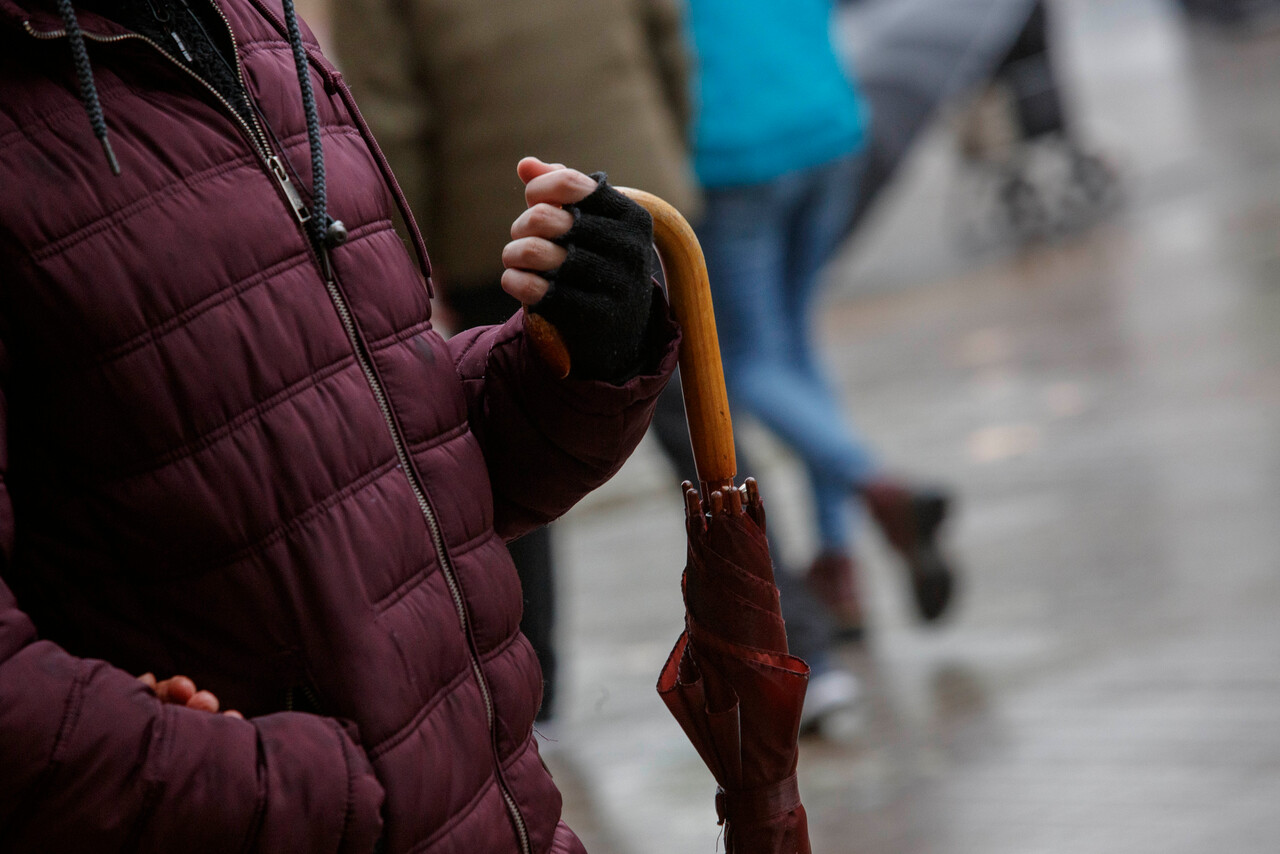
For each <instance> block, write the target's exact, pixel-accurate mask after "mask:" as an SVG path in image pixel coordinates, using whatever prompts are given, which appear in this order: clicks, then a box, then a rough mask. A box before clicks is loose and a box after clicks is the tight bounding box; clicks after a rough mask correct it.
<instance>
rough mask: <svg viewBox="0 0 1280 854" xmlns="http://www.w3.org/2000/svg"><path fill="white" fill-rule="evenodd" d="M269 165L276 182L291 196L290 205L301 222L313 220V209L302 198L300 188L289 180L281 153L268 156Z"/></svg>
mask: <svg viewBox="0 0 1280 854" xmlns="http://www.w3.org/2000/svg"><path fill="white" fill-rule="evenodd" d="M267 165H268V166H270V167H271V174H272V175H274V176H275V178H276V183H278V184H279V185H280V187H281V188H282V189H283V190H284V194H285V195H286V196H287V197H288V198H289V205H290V207H292V208H293V215H294V217H296V218H297V220H298V222H299V223H306V222H309V221H310V220H311V211H310V210H308V209H307V203H306V202H304V201H303V200H302V194H301V193H299V192H298V188H297V187H295V186H293V182H292V181H290V180H289V173H288V171H286V170H285V168H284V161H283V160H281V159H280V155H278V154H273V155H271V156H270V157H268V158H267Z"/></svg>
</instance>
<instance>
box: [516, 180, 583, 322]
mask: <svg viewBox="0 0 1280 854" xmlns="http://www.w3.org/2000/svg"><path fill="white" fill-rule="evenodd" d="M516 174H517V175H519V176H520V180H521V181H523V182H524V185H525V187H524V201H525V204H526V205H528V209H527V210H526V211H525V212H524V213H522V214H520V216H519V217H518V218H517V219H516V221H515V222H514V223H512V224H511V242H510V243H508V244H507V245H506V247H504V248H503V250H502V265H503V266H504V267H506V270H505V271H504V272H503V274H502V288H503V290H505V291H506V292H507V293H509V294H511V296H513V297H515V298H516V299H518V300H520V302H522V303H524V304H525V305H533V304H535V303H537V302H538V301H539V300H541V299H542V298H543V297H544V296H546V295H547V290H548V288H550V286H551V285H550V282H548V281H547V279H545V278H544V277H543V276H541V275H539V273H549V272H551V271H552V270H555V269H556V268H558V267H559V266H560V265H561V264H563V263H564V261H565V258H566V257H568V254H569V253H568V250H567V249H566V248H565V247H563V246H561V245H559V244H558V243H556V242H555V241H556V240H558V239H559V238H562V237H564V236H565V235H566V234H568V233H569V229H571V228H573V219H574V218H573V214H572V213H570V212H569V211H567V210H565V209H564V207H563V206H564V205H571V204H574V203H575V202H580V201H582V200H583V199H585V198H586V197H587V196H589V195H591V194H592V193H593V192H595V190H596V187H597V182H596V180H595V179H594V178H592V177H591V176H589V175H584V174H583V173H581V172H579V171H578V170H577V169H569V168H568V167H566V166H564V165H563V164H560V163H543V162H542V161H541V160H539V159H538V158H536V157H526V158H524V159H523V160H521V161H520V162H519V163H518V164H517V165H516Z"/></svg>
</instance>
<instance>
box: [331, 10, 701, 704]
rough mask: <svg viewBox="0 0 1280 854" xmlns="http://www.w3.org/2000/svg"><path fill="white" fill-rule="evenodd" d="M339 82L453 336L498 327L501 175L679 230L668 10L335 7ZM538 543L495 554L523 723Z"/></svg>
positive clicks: (504, 197) (686, 185) (680, 41)
mask: <svg viewBox="0 0 1280 854" xmlns="http://www.w3.org/2000/svg"><path fill="white" fill-rule="evenodd" d="M333 14H334V38H335V41H336V44H335V49H336V50H337V51H338V53H339V56H340V60H341V62H342V64H343V66H344V70H345V73H346V75H347V77H348V79H349V80H350V81H351V84H352V87H353V88H354V89H355V91H356V92H357V93H358V94H359V97H360V99H361V106H362V109H363V110H364V113H365V116H366V117H367V119H368V121H369V123H370V125H371V126H372V128H373V130H374V132H375V134H376V135H377V137H378V139H379V141H380V143H381V144H382V146H383V150H384V151H385V152H386V154H387V157H388V159H389V160H390V162H391V166H392V168H393V169H394V171H395V173H396V174H397V176H399V179H400V182H401V185H402V186H403V187H404V189H405V192H406V195H407V196H408V199H409V204H410V207H411V209H412V210H413V212H414V216H415V217H416V218H417V219H418V222H419V224H420V225H421V226H422V228H423V231H424V233H425V235H426V241H427V247H428V249H429V251H430V252H431V257H432V261H433V274H434V275H435V277H436V281H437V283H438V285H439V287H440V292H441V296H442V297H443V299H444V303H445V305H446V307H447V308H448V311H449V313H450V315H451V318H452V321H453V323H454V325H455V326H456V327H457V328H459V329H466V328H469V327H472V326H478V325H487V324H491V323H500V322H502V321H504V320H506V319H507V318H508V317H510V316H511V314H512V312H514V311H515V310H517V309H518V308H519V303H518V302H516V301H515V300H514V299H512V298H511V297H510V296H509V295H507V293H505V292H504V291H503V289H502V287H501V284H500V279H501V277H502V273H503V267H502V248H503V244H504V243H505V242H506V241H507V239H508V234H507V231H508V230H509V227H510V224H511V221H512V220H513V219H514V218H515V217H516V215H518V214H519V213H520V209H519V207H520V206H519V194H518V193H514V192H513V183H514V174H513V172H512V170H511V164H512V163H514V162H515V161H516V160H517V159H519V158H520V157H521V156H522V155H524V154H526V153H528V152H530V151H537V152H540V153H545V154H544V155H543V156H546V157H549V158H551V159H555V160H559V161H561V162H564V163H573V164H575V165H579V164H583V165H586V166H587V167H588V168H592V169H607V170H608V172H609V178H610V181H611V182H612V183H614V184H619V185H630V186H634V187H643V188H644V189H646V190H648V191H650V192H652V193H655V194H657V195H659V196H661V197H662V198H664V199H666V200H667V201H668V202H670V203H671V204H673V205H674V206H675V207H676V208H678V209H679V210H681V211H682V212H684V213H685V215H686V216H690V217H692V216H696V214H697V212H698V208H699V204H700V201H699V196H698V193H697V189H696V184H695V181H694V178H693V174H692V170H691V169H690V167H689V162H688V154H687V145H686V141H685V139H686V129H687V123H688V117H689V93H688V89H687V61H688V60H687V51H686V48H685V43H684V33H683V32H682V29H681V19H680V14H679V9H678V6H677V0H640V2H634V0H544V2H540V3H536V4H532V3H527V2H518V0H491V2H485V3H476V2H471V0H411V2H408V3H399V2H391V0H344V2H341V3H336V4H334V8H333ZM551 539H552V538H551V532H550V531H549V529H547V528H540V529H538V530H536V531H533V532H531V533H529V534H526V535H525V536H524V537H522V538H521V539H519V540H517V541H515V542H513V543H511V544H510V549H511V554H512V557H513V558H514V560H515V563H516V567H517V570H518V571H519V573H520V579H521V583H522V585H523V588H524V597H525V610H524V616H523V618H522V620H521V628H522V630H523V631H524V633H525V634H526V635H527V636H528V638H529V640H530V642H531V643H533V645H534V649H535V650H536V651H537V654H538V660H539V661H540V662H541V664H542V671H543V679H544V683H545V691H544V698H543V706H542V708H541V709H540V711H539V719H540V720H546V719H547V718H548V717H550V716H551V714H552V710H553V706H554V702H555V687H556V655H555V642H554V636H553V635H554V626H555V603H556V596H555V587H554V584H555V582H554V575H555V573H554V569H553V563H554V559H553V554H552V542H551Z"/></svg>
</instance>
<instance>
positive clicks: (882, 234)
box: [545, 0, 1280, 854]
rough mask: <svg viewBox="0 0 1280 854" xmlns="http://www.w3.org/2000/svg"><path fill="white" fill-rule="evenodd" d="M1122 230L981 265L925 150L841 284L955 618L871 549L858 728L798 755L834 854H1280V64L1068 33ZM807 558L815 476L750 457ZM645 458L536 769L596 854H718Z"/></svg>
mask: <svg viewBox="0 0 1280 854" xmlns="http://www.w3.org/2000/svg"><path fill="white" fill-rule="evenodd" d="M1054 10H1055V11H1056V12H1057V13H1058V18H1057V23H1058V24H1060V25H1061V32H1060V38H1061V44H1062V47H1063V61H1064V66H1065V67H1064V71H1065V77H1066V82H1067V85H1068V87H1069V90H1070V93H1071V97H1072V103H1073V104H1074V107H1075V110H1076V115H1077V117H1078V119H1079V121H1080V122H1081V127H1082V130H1083V135H1084V136H1085V137H1086V138H1087V139H1088V140H1089V141H1090V143H1092V144H1094V145H1096V146H1098V147H1100V148H1102V149H1103V150H1105V151H1106V152H1107V153H1108V155H1109V156H1110V157H1111V158H1112V159H1113V160H1114V162H1115V163H1116V164H1117V166H1118V168H1119V169H1120V170H1121V172H1122V175H1123V180H1124V190H1125V203H1124V205H1123V207H1122V208H1121V209H1120V210H1118V211H1116V212H1115V213H1114V214H1113V215H1112V216H1111V217H1110V218H1108V219H1107V220H1106V221H1104V222H1102V223H1100V224H1098V225H1096V226H1095V227H1093V228H1091V229H1089V230H1087V231H1084V232H1082V233H1078V234H1075V235H1071V236H1066V237H1062V238H1059V239H1056V240H1053V241H1051V242H1048V243H1045V244H1041V245H1037V246H1033V247H1029V248H1026V249H1023V250H1017V251H1015V250H1013V249H1011V248H1009V247H1008V246H1004V247H996V248H988V249H987V250H985V251H984V252H982V253H979V254H977V255H975V254H973V253H966V252H964V251H961V250H960V249H958V248H957V246H956V242H955V240H954V235H955V231H956V229H955V222H954V211H955V208H954V207H953V206H950V205H949V204H948V201H947V199H948V192H949V191H950V188H952V187H953V186H954V179H955V173H956V169H957V166H956V158H955V153H954V142H953V137H952V136H951V135H950V134H949V133H947V132H946V131H945V130H940V131H938V132H937V133H934V134H932V135H931V136H930V137H929V138H927V139H925V140H924V141H923V142H922V145H921V147H920V151H919V153H918V155H917V156H916V157H914V158H913V160H912V162H911V163H910V164H909V166H908V168H907V172H906V174H904V176H903V180H902V182H901V183H900V185H899V186H898V187H897V188H896V189H895V190H894V191H893V193H892V194H891V196H890V197H889V198H888V199H886V200H885V204H884V205H882V207H881V210H879V211H877V213H876V216H875V218H874V220H873V221H872V222H870V223H868V224H867V228H866V229H865V231H864V233H863V234H861V235H860V236H859V238H858V239H857V240H855V241H854V243H853V245H852V246H851V247H850V248H849V251H848V252H846V253H845V254H843V255H842V256H841V258H840V259H839V262H838V263H837V264H836V265H835V268H834V269H833V271H832V276H831V282H830V302H829V304H828V306H827V309H826V311H825V313H824V320H823V333H824V336H825V343H826V346H827V348H828V352H829V353H830V354H831V356H832V359H833V365H834V368H835V371H836V373H837V376H838V378H839V380H840V382H841V384H842V387H843V390H844V392H845V394H846V399H847V401H848V404H849V411H850V414H851V416H852V417H853V418H854V419H855V420H856V422H857V423H858V425H859V426H860V428H861V429H862V430H863V432H864V433H865V435H866V436H867V437H868V438H869V439H870V440H871V442H872V443H873V444H874V445H875V446H876V447H877V448H878V449H879V450H880V451H881V452H882V453H883V456H884V459H885V460H886V461H887V462H888V463H889V464H890V465H891V466H892V467H894V468H896V469H899V470H902V471H904V472H907V473H911V474H914V475H919V476H922V477H927V478H931V479H937V480H939V481H942V482H945V483H948V484H951V485H953V486H954V487H955V488H956V489H957V490H958V492H959V494H960V497H961V509H960V514H959V516H958V517H957V519H956V524H955V527H954V530H953V532H952V533H953V542H954V545H955V549H956V551H957V553H958V554H959V555H960V556H961V557H962V558H963V562H964V566H965V568H966V576H965V586H964V590H963V596H962V599H961V601H960V603H959V607H958V608H957V610H956V613H955V615H954V618H953V619H951V620H950V621H949V622H948V623H947V624H946V625H944V626H942V627H939V628H936V629H932V628H930V629H926V628H923V627H921V626H919V625H918V624H916V623H915V621H914V620H913V619H912V618H911V615H910V610H909V601H908V599H907V596H906V588H905V585H904V579H903V577H902V576H901V574H900V573H899V572H898V571H897V568H896V567H895V566H894V564H893V562H892V560H891V558H890V556H889V555H888V554H887V553H886V551H885V550H884V549H883V547H882V546H881V545H880V544H879V543H878V542H875V541H874V539H873V538H872V537H870V536H869V537H867V538H866V542H865V544H864V545H863V546H862V547H861V549H862V551H861V557H862V560H863V564H864V568H865V587H866V589H867V591H868V595H869V600H870V618H871V620H872V624H873V625H872V637H871V639H870V641H869V643H868V644H867V646H866V647H865V649H862V650H853V649H846V650H843V651H842V652H841V653H840V661H841V663H842V664H844V665H845V666H847V667H848V668H850V669H852V670H853V671H854V672H856V673H857V674H858V675H859V677H860V678H861V680H862V686H863V696H862V699H861V701H860V704H859V705H858V706H857V707H856V709H855V710H854V712H853V713H852V714H850V715H847V716H845V717H843V718H841V719H839V720H836V721H834V722H832V725H831V726H830V727H829V729H828V730H827V731H826V732H824V733H823V734H821V735H819V736H814V737H808V738H806V739H805V740H804V742H803V748H802V755H801V761H800V773H801V790H802V793H803V796H804V799H805V803H806V805H807V807H808V810H809V815H810V821H811V829H812V837H813V847H814V850H815V851H817V852H832V854H835V852H850V854H855V853H856V854H890V852H892V854H917V852H919V854H925V853H926V852H928V854H967V852H982V854H1035V852H1045V854H1057V852H1062V854H1067V852H1070V854H1084V852H1096V853H1097V854H1122V852H1123V854H1146V852H1152V854H1155V852H1160V854H1183V853H1184V852H1185V854H1203V852H1206V851H1230V852H1236V854H1253V853H1254V852H1257V854H1270V852H1275V851H1277V850H1280V843H1277V841H1276V840H1277V839H1280V810H1278V809H1277V805H1278V804H1280V664H1278V662H1280V33H1277V32H1274V31H1273V32H1272V33H1271V34H1269V35H1268V34H1266V33H1254V34H1251V35H1248V36H1245V35H1229V34H1224V33H1220V32H1215V31H1211V30H1205V29H1201V28H1188V27H1186V26H1185V24H1184V22H1183V21H1182V20H1181V19H1180V18H1179V17H1178V16H1177V15H1176V14H1174V13H1173V11H1172V5H1171V4H1165V3H1161V2H1156V0H1111V2H1107V0H1063V2H1058V3H1056V4H1054ZM748 440H749V441H750V442H751V447H752V449H753V450H754V451H756V453H755V454H754V456H755V457H756V458H757V459H758V460H759V461H760V464H761V465H764V466H765V468H764V469H763V470H761V471H758V472H752V474H755V475H756V476H757V477H758V478H759V479H760V482H761V485H762V489H763V491H764V493H765V498H766V501H767V502H769V504H770V512H771V522H772V523H773V525H774V526H775V528H778V529H779V531H780V533H781V535H782V537H783V540H784V543H785V548H784V557H785V558H786V559H787V560H788V561H789V562H791V563H793V564H795V563H799V562H801V561H803V560H804V559H805V558H806V556H807V554H808V549H809V548H810V543H811V542H812V538H811V532H810V528H809V524H808V521H807V515H806V512H805V508H804V500H805V492H804V490H803V488H802V485H801V483H800V481H799V479H798V474H797V472H796V469H795V466H794V463H793V461H792V460H791V459H789V458H788V457H787V455H786V454H785V452H784V451H782V450H781V449H780V448H778V447H777V446H776V445H773V444H771V443H770V442H769V440H768V438H767V437H765V436H763V434H761V433H760V432H759V431H749V436H748ZM671 478H672V475H671V474H670V472H669V470H668V469H666V468H665V464H664V463H663V462H662V460H661V458H660V456H659V455H658V454H657V452H656V451H655V450H654V448H652V447H649V446H645V447H642V448H641V450H640V452H639V453H638V454H637V456H636V458H635V459H634V460H633V461H632V462H631V463H629V464H628V465H627V467H626V468H625V469H624V470H623V472H622V474H620V475H619V477H618V478H617V479H616V480H615V482H614V483H612V484H610V485H609V486H607V487H606V488H605V489H604V490H602V491H601V492H600V493H598V494H597V495H595V496H593V497H592V498H591V499H589V500H588V501H587V502H586V503H585V504H584V505H583V506H581V507H579V508H578V509H576V510H575V511H574V512H573V513H572V514H571V516H570V517H569V518H568V519H567V520H566V522H565V523H563V524H562V525H561V526H560V528H559V534H558V536H559V545H560V548H561V553H562V554H563V556H564V560H563V571H562V577H561V590H562V595H563V598H564V600H565V601H564V619H563V621H562V624H561V637H562V646H563V648H564V653H563V655H564V659H565V664H564V669H565V673H566V681H565V684H564V686H563V703H562V707H561V714H560V715H559V718H558V719H557V721H556V722H555V725H554V726H553V727H551V728H549V729H548V731H547V736H548V737H549V738H550V739H554V741H548V742H546V744H545V747H546V753H547V758H548V763H549V764H550V765H551V767H552V768H553V770H554V771H555V773H556V775H557V779H558V780H559V781H560V783H561V785H562V787H563V788H564V790H565V792H566V814H567V817H568V818H569V820H570V822H571V823H572V824H574V825H575V826H576V827H578V828H579V829H580V830H581V831H582V834H583V836H584V838H585V839H586V840H587V841H588V843H589V844H590V847H591V849H592V850H593V851H595V852H597V854H600V852H617V854H642V853H643V854H648V852H655V851H672V852H677V851H678V852H690V851H706V852H712V851H715V850H717V844H718V839H717V837H718V834H719V828H717V826H716V823H715V813H714V808H713V803H712V799H713V794H714V784H713V783H712V781H711V778H710V775H709V774H708V773H707V772H706V770H705V769H704V768H703V767H702V765H701V763H700V761H699V760H698V758H697V756H696V755H695V754H694V752H693V750H692V749H691V748H690V747H689V746H688V744H687V743H686V742H685V740H684V738H683V736H682V734H681V733H680V731H679V730H678V728H677V727H676V724H675V723H674V721H673V720H672V719H671V718H670V717H669V715H668V714H667V712H666V710H665V708H664V707H663V706H662V704H661V702H660V701H659V699H658V697H657V695H656V693H655V691H654V683H655V681H656V678H657V674H658V670H659V668H660V667H661V665H662V662H663V660H664V659H665V656H666V654H667V652H668V650H669V649H670V647H671V645H672V643H673V642H674V640H675V638H676V636H677V635H678V633H679V631H680V627H681V607H680V601H679V589H678V580H679V573H680V569H681V567H682V565H683V533H682V530H681V517H680V503H679V498H678V493H677V490H676V488H675V485H674V484H673V483H672V482H671Z"/></svg>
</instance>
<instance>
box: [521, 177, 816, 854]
mask: <svg viewBox="0 0 1280 854" xmlns="http://www.w3.org/2000/svg"><path fill="white" fill-rule="evenodd" d="M622 192H624V193H626V194H627V195H629V196H630V197H631V198H632V199H634V200H635V201H637V202H638V203H639V204H641V205H642V206H643V207H645V208H646V209H647V210H648V211H649V213H650V214H652V216H653V220H654V242H655V244H656V246H657V248H658V255H659V257H660V258H661V260H662V266H663V271H664V273H665V275H666V279H667V287H668V293H669V296H670V299H671V309H672V313H673V314H674V315H675V318H676V320H677V321H679V322H680V325H681V327H682V329H683V332H684V339H683V341H682V343H681V347H680V372H681V376H682V385H683V389H684V396H685V411H686V413H687V417H688V420H689V438H690V442H691V444H692V446H693V453H694V458H695V460H696V462H697V468H698V478H699V480H700V489H699V488H695V487H694V485H693V484H691V483H688V482H686V483H685V484H684V496H685V511H686V520H685V526H686V530H687V533H688V537H689V547H688V555H687V563H686V566H685V572H684V578H683V580H682V588H683V592H684V599H685V610H686V614H685V631H684V632H683V633H681V635H680V638H679V640H678V641H676V645H675V648H674V649H673V650H672V652H671V655H670V656H669V657H668V659H667V663H666V665H665V666H664V667H663V668H662V672H661V674H660V675H659V678H658V693H659V695H660V696H661V697H662V699H663V701H664V702H665V703H666V705H667V708H669V709H670V710H671V713H672V714H673V715H674V716H675V718H676V721H677V722H678V723H679V724H680V726H681V728H682V729H683V730H684V732H685V734H686V735H687V736H688V737H689V740H690V741H691V742H693V746H694V747H695V748H696V749H697V751H698V754H699V755H700V756H701V757H702V760H703V761H704V762H705V763H706V764H707V767H708V768H709V769H710V770H711V773H712V775H713V776H714V777H715V779H716V783H717V784H718V786H719V789H718V791H717V793H716V799H715V803H716V811H717V814H718V816H719V819H720V821H721V823H722V824H724V825H725V850H726V852H727V854H808V852H809V835H808V821H807V819H806V816H805V811H804V807H803V806H802V805H801V803H800V794H799V790H798V788H797V785H796V759H797V755H798V748H797V744H796V741H797V737H798V735H799V730H800V710H801V707H802V706H803V705H804V692H805V687H806V686H807V684H808V679H809V667H808V665H806V664H805V663H804V662H803V661H801V660H800V659H798V658H796V657H794V656H792V655H788V654H787V636H786V630H785V627H784V625H783V621H782V614H781V611H780V609H779V600H778V591H777V588H776V587H775V586H774V581H773V562H772V560H771V559H770V556H769V546H768V543H767V541H766V540H765V533H764V531H765V514H764V505H763V503H762V502H761V500H760V491H759V489H758V487H757V485H756V483H755V481H754V480H753V479H750V478H748V479H747V480H746V482H745V483H744V484H743V486H741V487H738V486H736V485H735V483H734V477H735V475H736V462H735V454H734V445H733V425H732V422H731V420H730V416H729V404H728V395H727V394H726V392H725V385H724V372H723V369H722V367H721V364H720V348H719V343H718V339H717V336H716V328H715V317H714V314H713V313H712V308H711V291H710V286H709V284H708V281H707V271H706V264H705V262H704V261H703V258H702V249H701V247H699V245H698V241H697V238H696V237H695V236H694V233H693V229H692V228H690V227H689V224H688V223H687V222H685V220H684V218H683V217H682V216H680V214H679V213H678V212H677V211H676V210H675V209H674V208H672V207H671V206H670V205H668V204H667V203H666V202H664V201H662V200H661V199H659V198H657V197H656V196H653V195H650V194H649V193H645V192H643V191H639V190H628V189H623V190H622ZM526 329H527V330H529V332H530V334H531V337H532V339H533V340H534V342H535V346H537V347H538V348H539V350H540V351H541V352H542V353H543V355H544V356H545V357H547V358H548V360H549V361H550V362H551V364H553V365H559V366H561V369H562V370H563V372H564V373H565V374H567V373H568V370H567V368H568V356H567V351H565V350H564V348H563V345H560V344H558V343H557V342H556V339H557V338H558V334H557V333H556V332H555V330H554V329H553V328H551V327H549V325H548V324H546V323H545V321H544V320H543V319H542V318H541V317H538V316H537V315H533V314H530V315H527V316H526Z"/></svg>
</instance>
